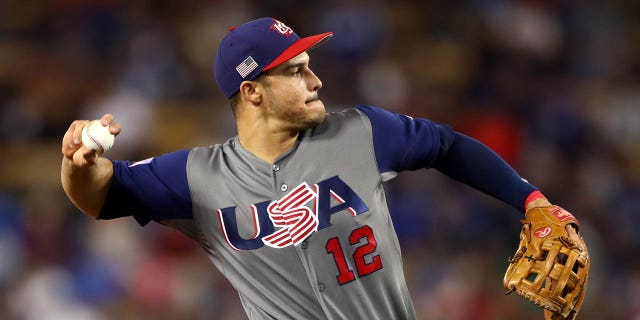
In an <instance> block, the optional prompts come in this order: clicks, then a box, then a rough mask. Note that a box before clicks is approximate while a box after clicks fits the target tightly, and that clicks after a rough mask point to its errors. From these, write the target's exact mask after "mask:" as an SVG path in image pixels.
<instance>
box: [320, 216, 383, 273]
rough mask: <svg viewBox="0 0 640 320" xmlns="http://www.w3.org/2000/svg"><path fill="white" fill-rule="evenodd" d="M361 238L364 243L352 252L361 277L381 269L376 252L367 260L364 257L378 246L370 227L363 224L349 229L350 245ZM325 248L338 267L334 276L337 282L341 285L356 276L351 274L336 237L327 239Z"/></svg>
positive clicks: (356, 242)
mask: <svg viewBox="0 0 640 320" xmlns="http://www.w3.org/2000/svg"><path fill="white" fill-rule="evenodd" d="M362 239H365V242H364V244H363V245H361V246H359V247H357V248H356V250H355V251H354V252H353V261H354V262H355V264H356V271H357V272H358V277H363V276H366V275H368V274H370V273H373V272H376V271H378V270H380V269H382V260H381V259H380V255H378V254H376V255H374V256H371V257H370V261H369V262H367V259H366V257H367V255H369V254H371V253H373V252H375V250H376V247H377V246H378V244H377V243H376V238H375V237H374V236H373V229H371V227H369V226H364V227H360V228H358V229H355V230H353V231H351V235H349V243H350V244H351V245H352V246H353V245H356V244H359V243H360V242H361V240H362ZM325 248H326V249H327V253H330V254H332V255H333V259H334V260H335V263H336V267H337V268H338V275H337V276H336V279H338V283H339V284H340V285H343V284H345V283H348V282H351V281H353V280H355V278H356V276H355V275H354V274H353V271H352V270H350V269H349V265H348V264H347V259H346V258H345V256H344V252H343V251H342V246H340V240H339V239H338V238H337V237H334V238H331V239H329V241H327V245H326V247H325Z"/></svg>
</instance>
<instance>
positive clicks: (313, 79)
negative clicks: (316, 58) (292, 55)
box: [307, 70, 322, 91]
mask: <svg viewBox="0 0 640 320" xmlns="http://www.w3.org/2000/svg"><path fill="white" fill-rule="evenodd" d="M307 84H308V86H309V89H310V90H311V91H318V90H320V88H322V80H320V78H318V76H317V75H316V74H315V73H314V72H313V71H311V70H309V77H308V80H307Z"/></svg>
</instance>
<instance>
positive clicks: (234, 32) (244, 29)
mask: <svg viewBox="0 0 640 320" xmlns="http://www.w3.org/2000/svg"><path fill="white" fill-rule="evenodd" d="M230 30H231V31H230V32H229V33H228V34H227V35H226V36H225V37H224V38H223V39H222V42H220V46H219V47H218V53H217V54H216V60H215V64H214V74H215V78H216V82H217V83H218V86H219V87H220V89H222V92H223V93H224V95H225V96H226V97H227V98H231V97H232V96H233V95H234V94H236V93H237V92H238V90H240V84H241V83H242V81H245V80H253V79H255V78H256V77H257V76H259V75H260V73H262V72H263V71H267V70H269V69H272V68H275V67H277V66H279V65H280V64H282V63H284V62H286V61H287V60H289V59H291V58H293V57H295V56H297V55H299V54H300V53H302V52H304V51H307V50H309V49H312V48H314V47H317V46H318V45H320V44H322V43H323V42H325V41H327V40H329V39H330V38H331V37H332V36H333V32H325V33H322V34H317V35H313V36H309V37H305V38H300V37H299V36H298V35H297V34H296V33H295V32H293V30H292V29H291V28H289V27H288V26H287V25H285V24H284V23H282V22H281V21H278V20H276V19H274V18H260V19H257V20H253V21H250V22H247V23H245V24H243V25H240V26H239V27H232V28H231V29H230Z"/></svg>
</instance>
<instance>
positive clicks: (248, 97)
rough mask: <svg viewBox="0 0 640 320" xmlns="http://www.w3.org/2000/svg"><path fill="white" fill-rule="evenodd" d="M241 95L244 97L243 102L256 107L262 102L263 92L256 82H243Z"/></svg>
mask: <svg viewBox="0 0 640 320" xmlns="http://www.w3.org/2000/svg"><path fill="white" fill-rule="evenodd" d="M239 94H240V95H241V96H242V100H245V101H248V102H251V103H253V104H256V105H257V104H260V102H261V101H262V90H261V88H260V84H259V83H258V82H256V81H242V83H241V84H240V91H239Z"/></svg>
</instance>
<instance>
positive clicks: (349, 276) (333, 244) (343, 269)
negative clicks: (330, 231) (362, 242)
mask: <svg viewBox="0 0 640 320" xmlns="http://www.w3.org/2000/svg"><path fill="white" fill-rule="evenodd" d="M326 248H327V253H331V254H333V259H334V260H335V261H336V267H338V275H337V276H336V279H338V283H339V284H341V285H343V284H345V283H347V282H351V281H353V280H355V279H356V276H355V275H354V274H353V271H351V270H349V266H348V265H347V260H346V259H345V258H344V252H342V247H341V246H340V240H338V238H331V239H329V241H327V246H326Z"/></svg>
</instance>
